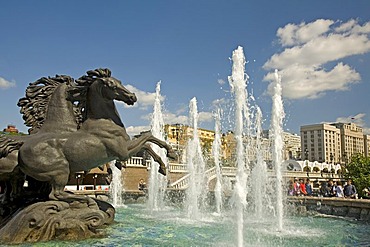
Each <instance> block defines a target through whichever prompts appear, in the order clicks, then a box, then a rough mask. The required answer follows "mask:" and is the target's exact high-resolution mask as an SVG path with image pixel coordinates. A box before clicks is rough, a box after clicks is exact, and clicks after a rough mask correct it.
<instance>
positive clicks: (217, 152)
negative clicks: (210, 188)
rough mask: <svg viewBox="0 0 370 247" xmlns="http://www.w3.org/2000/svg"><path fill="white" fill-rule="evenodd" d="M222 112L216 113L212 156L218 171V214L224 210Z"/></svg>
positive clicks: (216, 195) (218, 110)
mask: <svg viewBox="0 0 370 247" xmlns="http://www.w3.org/2000/svg"><path fill="white" fill-rule="evenodd" d="M220 115H221V111H220V109H217V112H216V113H215V140H214V141H213V145H212V155H213V158H214V162H215V169H216V185H215V202H216V213H218V214H220V213H221V208H222V183H221V182H222V174H221V159H220V155H221V154H220V150H221V128H220V118H221V116H220Z"/></svg>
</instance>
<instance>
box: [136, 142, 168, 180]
mask: <svg viewBox="0 0 370 247" xmlns="http://www.w3.org/2000/svg"><path fill="white" fill-rule="evenodd" d="M142 149H144V150H145V151H147V152H148V153H149V155H150V156H152V157H153V159H154V161H155V162H157V163H158V164H159V169H158V172H159V173H160V174H162V175H164V176H165V175H166V170H167V168H166V165H165V164H164V162H163V160H162V158H161V157H160V156H159V155H158V154H157V153H156V152H154V150H153V149H152V147H151V146H150V145H149V144H148V143H146V144H144V146H143V147H142Z"/></svg>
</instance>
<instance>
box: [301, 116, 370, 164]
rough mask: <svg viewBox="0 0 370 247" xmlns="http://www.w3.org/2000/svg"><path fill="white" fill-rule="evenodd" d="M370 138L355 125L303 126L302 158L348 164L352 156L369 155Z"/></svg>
mask: <svg viewBox="0 0 370 247" xmlns="http://www.w3.org/2000/svg"><path fill="white" fill-rule="evenodd" d="M369 143H370V142H369V136H368V135H364V134H363V129H362V128H361V127H359V126H357V125H356V124H354V123H331V124H325V123H323V124H313V125H305V126H301V145H302V158H303V159H306V160H309V161H318V162H326V163H347V162H349V161H350V159H351V157H352V155H354V154H357V153H360V154H363V155H365V156H368V155H369V151H370V149H369V148H370V145H369Z"/></svg>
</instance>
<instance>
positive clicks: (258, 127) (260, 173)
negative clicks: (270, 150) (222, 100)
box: [251, 106, 269, 218]
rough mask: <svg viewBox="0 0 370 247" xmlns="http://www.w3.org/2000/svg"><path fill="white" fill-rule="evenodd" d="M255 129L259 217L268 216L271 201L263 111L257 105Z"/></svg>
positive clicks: (253, 174) (255, 199) (255, 196)
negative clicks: (267, 211) (263, 129)
mask: <svg viewBox="0 0 370 247" xmlns="http://www.w3.org/2000/svg"><path fill="white" fill-rule="evenodd" d="M255 131H256V139H255V140H256V143H255V150H256V164H255V166H254V167H253V169H252V172H251V179H252V180H253V182H252V190H251V191H252V198H253V203H254V209H255V214H256V216H257V218H262V217H263V216H266V210H267V208H266V206H268V204H269V202H268V201H267V194H268V193H269V192H268V191H267V183H268V182H267V181H268V176H267V164H266V162H265V161H264V158H263V154H264V151H265V150H264V149H263V148H262V111H261V109H260V108H259V107H258V106H256V114H255Z"/></svg>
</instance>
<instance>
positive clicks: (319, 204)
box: [288, 196, 370, 222]
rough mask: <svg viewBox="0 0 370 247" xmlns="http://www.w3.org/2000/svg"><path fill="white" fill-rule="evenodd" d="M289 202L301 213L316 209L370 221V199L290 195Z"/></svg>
mask: <svg viewBox="0 0 370 247" xmlns="http://www.w3.org/2000/svg"><path fill="white" fill-rule="evenodd" d="M288 202H290V203H291V204H293V205H295V206H296V209H297V212H298V213H299V214H306V213H307V212H308V211H316V212H319V213H322V214H326V215H335V216H342V217H350V218H356V219H358V220H362V221H367V222H370V200H368V199H347V198H337V197H310V196H307V197H304V196H302V197H300V196H289V197H288Z"/></svg>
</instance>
